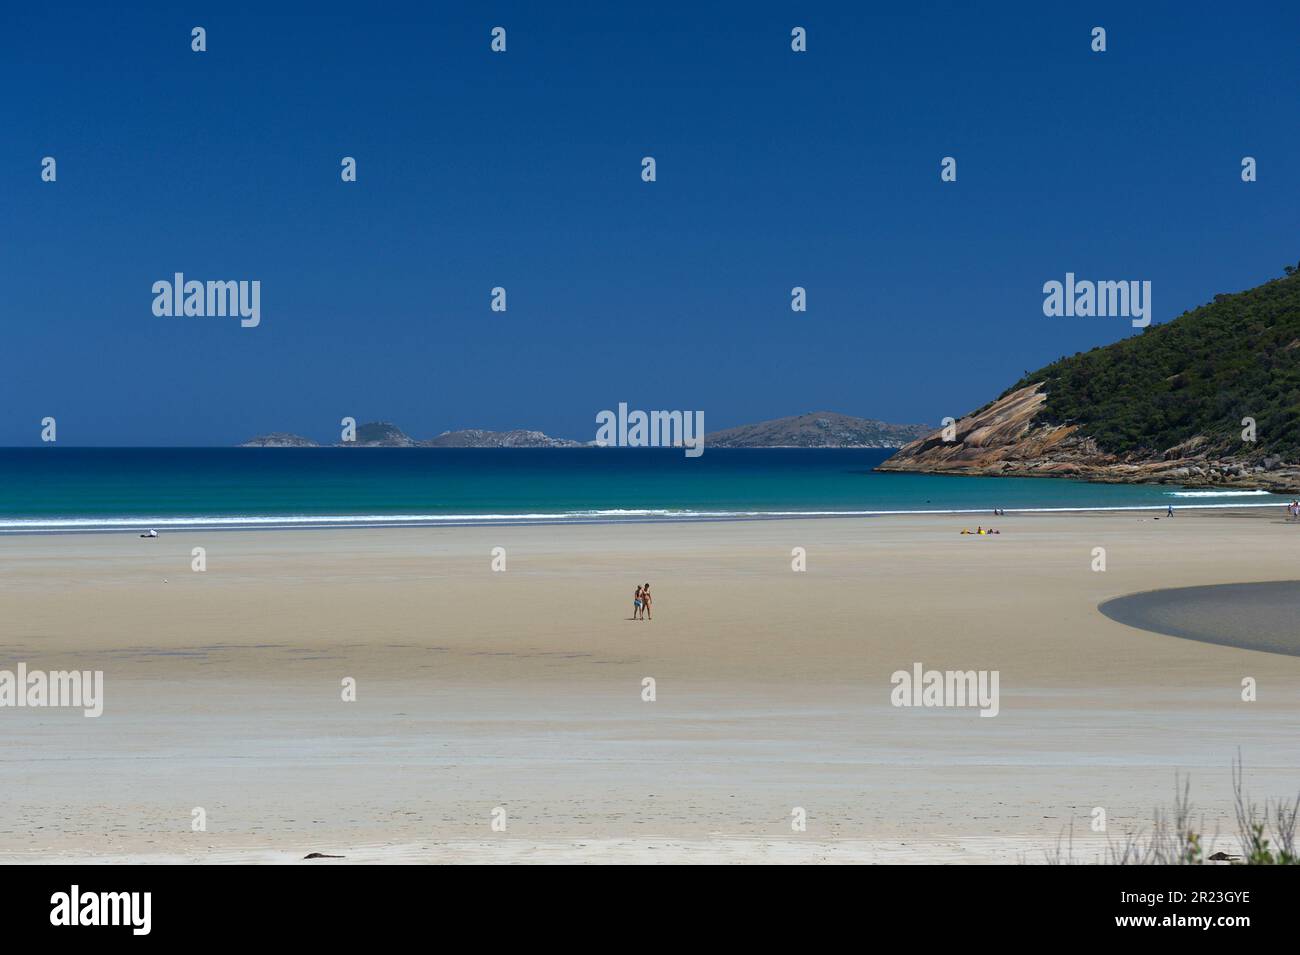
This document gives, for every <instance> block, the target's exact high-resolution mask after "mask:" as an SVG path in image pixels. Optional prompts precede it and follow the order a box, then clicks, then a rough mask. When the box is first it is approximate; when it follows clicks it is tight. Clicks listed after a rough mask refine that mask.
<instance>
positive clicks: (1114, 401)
mask: <svg viewBox="0 0 1300 955" xmlns="http://www.w3.org/2000/svg"><path fill="white" fill-rule="evenodd" d="M1039 382H1042V383H1044V389H1045V391H1046V393H1047V401H1046V404H1045V405H1044V407H1043V410H1042V412H1041V413H1040V414H1039V415H1038V418H1037V420H1038V421H1041V422H1047V423H1051V424H1078V425H1081V426H1082V430H1083V432H1084V433H1086V434H1087V435H1089V436H1090V437H1092V438H1093V439H1094V440H1096V442H1097V444H1098V445H1099V446H1100V447H1101V449H1102V450H1104V451H1108V452H1112V453H1116V454H1124V453H1129V452H1136V453H1152V454H1158V453H1160V452H1163V451H1165V450H1166V449H1168V448H1172V447H1175V446H1177V445H1180V444H1183V443H1184V442H1186V441H1188V440H1190V439H1192V438H1195V437H1197V436H1204V437H1205V438H1206V439H1207V443H1206V444H1205V446H1204V449H1203V450H1205V451H1206V452H1208V453H1218V454H1231V455H1234V456H1238V457H1249V458H1254V457H1262V456H1264V455H1270V454H1271V455H1281V456H1282V457H1284V458H1286V459H1287V460H1291V461H1294V460H1297V459H1300V269H1298V268H1297V267H1295V266H1288V267H1287V269H1286V276H1285V277H1283V278H1280V279H1276V280H1274V281H1271V282H1267V283H1265V284H1264V285H1261V286H1259V287H1258V288H1253V289H1249V290H1247V291H1245V292H1238V293H1236V294H1234V295H1216V296H1215V298H1214V301H1213V302H1210V303H1209V304H1207V305H1202V306H1201V307H1200V308H1197V309H1194V310H1193V311H1190V312H1186V313H1184V314H1183V315H1180V316H1179V317H1178V318H1176V319H1174V320H1173V321H1171V322H1167V323H1165V324H1162V325H1152V326H1150V327H1149V328H1147V329H1146V330H1144V331H1143V332H1142V334H1140V335H1136V336H1134V337H1132V338H1127V339H1125V340H1123V341H1120V342H1116V343H1114V344H1112V345H1105V346H1102V347H1099V348H1094V349H1092V350H1091V351H1088V352H1080V353H1079V354H1076V355H1073V356H1071V357H1068V358H1062V359H1060V360H1059V361H1055V362H1053V363H1052V364H1050V365H1048V366H1046V367H1045V368H1040V369H1039V370H1038V371H1035V372H1032V373H1030V374H1028V375H1026V376H1025V377H1024V378H1022V379H1021V380H1020V381H1018V382H1016V384H1014V385H1013V386H1012V387H1011V388H1009V389H1007V391H1006V392H1005V393H1004V396H1005V395H1006V394H1010V393H1011V392H1013V391H1016V390H1017V389H1020V388H1024V387H1026V386H1028V385H1032V384H1037V383H1039ZM1246 417H1250V418H1254V419H1255V423H1256V437H1257V441H1256V443H1255V444H1254V445H1253V446H1252V445H1250V444H1247V443H1244V442H1243V441H1242V427H1243V426H1242V424H1241V422H1242V419H1243V418H1246Z"/></svg>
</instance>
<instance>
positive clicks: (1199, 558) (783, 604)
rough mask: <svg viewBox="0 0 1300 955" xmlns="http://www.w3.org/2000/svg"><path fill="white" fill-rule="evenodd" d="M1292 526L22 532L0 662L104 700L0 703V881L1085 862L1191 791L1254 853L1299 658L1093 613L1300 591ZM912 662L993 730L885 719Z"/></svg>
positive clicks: (1147, 522) (1279, 785) (906, 711)
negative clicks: (1214, 596)
mask: <svg viewBox="0 0 1300 955" xmlns="http://www.w3.org/2000/svg"><path fill="white" fill-rule="evenodd" d="M1279 517H1280V513H1274V512H1272V511H1247V510H1242V511H1212V512H1211V511H1204V512H1196V513H1193V512H1190V511H1183V512H1181V513H1180V514H1179V515H1178V516H1177V517H1176V518H1175V519H1173V520H1168V519H1163V520H1159V521H1156V520H1153V519H1152V517H1151V516H1150V515H1149V514H1141V513H1133V512H1118V513H1114V512H1112V513H1083V514H1069V515H1032V516H1031V515H1016V514H1012V515H1010V516H1007V517H1004V518H994V519H993V522H994V523H995V524H997V525H998V526H999V527H1000V528H1001V529H1002V531H1003V533H1002V534H1001V535H999V536H997V537H992V538H987V537H979V538H975V537H962V536H959V535H958V533H957V531H958V530H959V529H960V528H961V527H962V526H964V525H969V526H973V525H974V524H975V523H976V522H977V521H978V520H979V519H971V518H969V517H943V516H924V517H887V518H875V519H855V520H848V519H834V520H799V521H794V520H791V521H753V522H736V523H692V524H613V525H582V526H564V527H557V526H544V527H539V526H533V527H496V528H418V529H417V528H405V529H357V530H334V531H272V532H242V531H241V532H169V533H165V534H164V535H163V536H161V537H159V538H158V539H156V540H141V539H139V538H138V537H136V536H135V535H134V534H121V535H118V534H113V535H94V534H77V535H59V536H8V537H4V538H0V628H2V629H0V668H9V669H13V668H14V667H15V666H16V664H17V663H18V662H19V661H24V662H26V663H27V665H28V666H29V667H30V668H43V669H72V668H75V669H83V670H85V669H91V670H94V669H99V670H103V671H104V674H105V682H106V687H105V696H106V700H105V711H104V715H103V716H102V717H100V718H99V719H86V718H84V717H83V716H82V714H81V712H80V711H78V710H64V709H30V708H27V709H10V708H3V709H0V774H2V775H3V785H0V861H31V862H36V861H204V862H241V861H256V862H282V861H293V860H298V859H301V857H302V856H303V855H305V854H306V853H308V852H312V851H318V852H326V853H336V854H342V855H345V856H347V859H346V860H344V861H345V862H358V861H362V862H365V861H379V860H384V861H396V862H480V861H502V862H572V861H591V862H608V861H685V862H692V861H704V862H708V861H762V862H767V861H772V862H787V861H788V862H806V861H825V862H837V861H845V862H850V861H874V862H934V861H953V862H966V861H973V862H985V861H993V862H1015V861H1020V860H1021V859H1024V860H1026V861H1030V862H1038V861H1042V859H1043V851H1044V850H1048V849H1051V848H1052V847H1053V846H1054V845H1055V844H1056V842H1057V839H1058V836H1059V835H1060V834H1061V832H1062V831H1063V830H1065V829H1066V828H1067V827H1069V826H1071V825H1073V827H1074V831H1075V851H1076V854H1077V855H1079V856H1081V857H1083V858H1092V857H1094V856H1095V855H1096V853H1097V852H1098V851H1099V850H1100V847H1101V846H1102V844H1103V843H1104V839H1105V837H1104V836H1100V835H1096V834H1094V833H1091V832H1090V831H1089V822H1090V819H1091V816H1090V813H1091V812H1092V810H1093V808H1094V807H1098V806H1100V807H1104V808H1105V810H1106V812H1107V819H1108V826H1109V831H1110V834H1111V835H1112V836H1117V837H1118V836H1119V835H1120V834H1121V833H1122V832H1124V831H1127V830H1132V829H1135V828H1140V827H1143V826H1147V825H1149V821H1150V818H1151V813H1152V810H1153V809H1154V808H1155V807H1156V806H1160V805H1167V804H1168V803H1169V802H1170V801H1171V797H1172V795H1173V788H1174V774H1175V772H1176V771H1181V772H1184V773H1188V774H1190V777H1191V782H1192V793H1193V799H1194V801H1195V802H1196V804H1197V806H1198V807H1199V810H1198V815H1199V814H1200V812H1203V813H1204V817H1205V821H1204V828H1205V830H1206V831H1207V832H1208V833H1209V834H1210V835H1213V833H1214V832H1215V830H1216V829H1217V830H1219V832H1220V837H1219V844H1220V847H1226V848H1232V845H1231V842H1232V841H1233V840H1232V839H1230V838H1229V836H1231V834H1232V832H1233V825H1232V821H1231V787H1230V766H1231V761H1232V758H1233V757H1234V755H1235V754H1236V753H1237V751H1238V749H1239V748H1240V751H1241V753H1242V756H1243V758H1244V760H1245V764H1246V770H1247V781H1248V786H1249V789H1250V790H1251V792H1252V793H1253V794H1254V795H1256V796H1257V797H1259V798H1261V799H1262V798H1263V797H1265V796H1269V797H1287V796H1293V795H1294V794H1295V793H1296V792H1297V791H1298V790H1300V734H1298V733H1297V732H1296V728H1297V725H1300V723H1298V719H1297V718H1298V717H1300V658H1298V657H1291V656H1283V655H1276V654H1267V653H1262V652H1258V651H1251V650H1241V649H1235V648H1231V647H1224V646H1214V645H1210V644H1205V643H1199V642H1193V641H1189V640H1182V639H1178V638H1174V637H1167V636H1162V635H1159V634H1154V633H1148V632H1144V631H1139V630H1134V629H1132V628H1129V627H1126V626H1124V625H1122V624H1119V623H1116V622H1114V621H1112V620H1109V619H1107V618H1106V617H1104V616H1102V615H1101V614H1100V613H1098V612H1097V609H1096V607H1097V604H1098V602H1100V601H1102V600H1105V599H1108V598H1110V597H1114V596H1118V595H1121V594H1126V593H1132V592H1134V591H1139V590H1149V589H1155V588H1161V587H1172V586H1186V585H1192V584H1209V583H1224V582H1239V581H1253V580H1280V579H1290V578H1293V577H1300V563H1298V561H1297V557H1298V556H1300V526H1296V525H1288V524H1285V523H1284V522H1282V521H1281V520H1280V519H1279ZM987 521H988V518H985V519H984V522H985V523H987ZM196 546H202V547H204V548H206V551H207V562H208V569H207V571H206V572H205V573H195V572H193V571H191V569H190V564H191V548H193V547H196ZM496 546H500V547H504V548H506V551H507V562H508V563H507V570H506V572H504V573H494V572H492V570H491V567H490V562H491V556H490V551H491V549H492V548H493V547H496ZM794 547H803V548H806V550H807V562H808V563H807V571H806V572H804V573H795V572H793V571H792V570H791V549H792V548H794ZM1094 547H1105V548H1106V556H1107V570H1106V571H1105V572H1104V573H1096V572H1093V570H1092V569H1091V564H1092V561H1093V556H1092V551H1093V548H1094ZM646 580H648V581H651V582H652V585H653V586H652V589H653V591H654V593H655V595H656V600H655V604H654V612H655V619H654V620H653V621H651V622H633V621H631V620H629V619H628V618H629V617H630V615H631V604H632V591H633V589H634V588H635V586H636V584H637V583H638V582H641V581H646ZM164 581H165V582H164ZM918 661H919V662H921V663H923V664H924V665H925V666H926V667H927V668H936V669H960V670H981V669H988V670H997V671H999V673H1000V690H1001V700H1000V713H999V715H998V716H997V717H996V718H993V719H988V718H980V717H979V716H978V714H977V712H976V711H975V710H973V709H923V708H895V707H893V706H891V705H890V690H891V685H890V675H891V674H892V673H893V672H894V671H896V670H900V669H910V668H911V666H912V664H913V663H914V662H918ZM345 677H351V678H354V679H355V680H356V682H357V699H356V701H355V702H344V701H343V700H342V699H341V687H340V681H341V680H343V679H344V678H345ZM646 677H651V678H653V679H654V680H655V681H656V692H657V699H656V700H655V702H644V701H643V700H642V681H643V679H644V678H646ZM1246 677H1252V678H1254V679H1255V680H1256V681H1257V682H1258V699H1257V701H1255V702H1249V703H1248V702H1243V701H1242V700H1241V682H1242V680H1243V678H1246ZM197 807H201V808H202V809H203V810H204V811H205V813H206V826H207V828H206V831H201V832H195V831H192V828H191V820H192V813H193V810H194V809H195V808H197ZM497 807H500V808H502V809H504V811H505V819H506V823H507V827H506V831H504V832H497V831H493V829H492V828H491V822H492V819H493V810H494V809H496V808H497ZM795 807H802V808H804V809H805V810H806V811H807V819H808V823H807V830H806V832H794V831H792V829H791V813H792V810H793V809H794V808H795ZM310 864H314V865H320V864H337V863H336V862H335V861H331V860H320V861H316V862H312V863H310Z"/></svg>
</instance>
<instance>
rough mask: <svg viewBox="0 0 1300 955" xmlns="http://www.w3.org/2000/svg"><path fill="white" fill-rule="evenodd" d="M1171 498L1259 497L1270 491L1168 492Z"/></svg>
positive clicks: (1257, 489)
mask: <svg viewBox="0 0 1300 955" xmlns="http://www.w3.org/2000/svg"><path fill="white" fill-rule="evenodd" d="M1165 493H1166V494H1168V495H1169V496H1170V497H1258V496H1259V495H1260V494H1268V493H1269V492H1268V491H1265V490H1262V489H1260V488H1256V489H1255V490H1253V491H1166V492H1165Z"/></svg>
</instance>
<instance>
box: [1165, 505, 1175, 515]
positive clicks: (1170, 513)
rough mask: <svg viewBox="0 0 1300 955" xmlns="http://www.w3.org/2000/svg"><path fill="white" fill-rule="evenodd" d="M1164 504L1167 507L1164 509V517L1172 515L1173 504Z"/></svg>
mask: <svg viewBox="0 0 1300 955" xmlns="http://www.w3.org/2000/svg"><path fill="white" fill-rule="evenodd" d="M1166 506H1167V507H1168V510H1166V511H1165V517H1173V516H1174V506H1173V505H1172V504H1169V505H1166Z"/></svg>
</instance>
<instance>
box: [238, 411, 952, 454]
mask: <svg viewBox="0 0 1300 955" xmlns="http://www.w3.org/2000/svg"><path fill="white" fill-rule="evenodd" d="M929 430H930V428H929V427H928V426H927V425H923V424H889V423H887V422H884V421H875V420H873V419H871V418H854V417H851V416H849V415H843V414H838V413H836V412H834V411H814V412H810V413H808V414H801V415H794V416H792V417H789V418H777V419H775V420H773V421H760V422H758V423H757V424H746V425H740V426H738V427H735V428H726V429H723V430H721V431H714V432H712V433H710V434H706V435H705V438H704V444H705V447H714V448H897V447H901V446H902V445H904V444H907V443H908V442H909V441H913V440H914V439H916V438H919V437H921V436H923V435H925V434H927V433H928V432H929ZM594 446H595V442H594V441H587V442H581V441H571V440H569V439H567V438H553V437H551V436H549V435H547V434H544V433H543V432H541V431H526V430H519V429H516V430H513V431H485V430H481V429H478V428H471V429H467V430H463V431H444V432H443V433H442V434H440V435H438V436H437V437H436V438H430V439H428V440H425V441H420V440H416V439H415V438H412V437H410V436H409V435H408V434H406V433H405V432H404V431H402V429H401V428H399V427H397V425H395V424H392V423H391V422H387V421H371V422H367V423H366V424H360V425H357V433H356V440H355V441H349V442H343V441H339V442H336V443H335V444H334V445H333V447H346V448H584V447H594ZM240 447H241V448H316V447H321V445H319V444H317V443H316V442H315V441H313V440H311V439H310V438H305V437H303V436H302V435H297V434H288V433H285V432H280V431H277V432H272V433H271V434H262V435H258V436H257V437H255V438H251V439H250V440H248V441H245V442H244V443H243V444H241V445H240Z"/></svg>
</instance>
